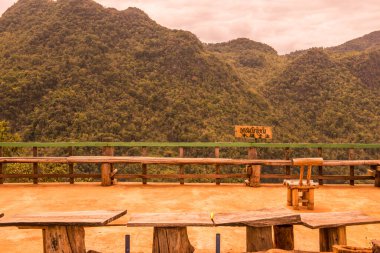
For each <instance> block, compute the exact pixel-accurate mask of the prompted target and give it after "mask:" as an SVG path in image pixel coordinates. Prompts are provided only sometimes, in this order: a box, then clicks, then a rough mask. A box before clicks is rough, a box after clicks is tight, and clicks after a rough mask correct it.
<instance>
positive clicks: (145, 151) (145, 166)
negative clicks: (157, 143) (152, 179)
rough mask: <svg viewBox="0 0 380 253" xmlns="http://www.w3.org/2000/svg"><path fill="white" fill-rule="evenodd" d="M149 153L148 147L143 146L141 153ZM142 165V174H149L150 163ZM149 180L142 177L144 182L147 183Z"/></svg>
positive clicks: (143, 154)
mask: <svg viewBox="0 0 380 253" xmlns="http://www.w3.org/2000/svg"><path fill="white" fill-rule="evenodd" d="M147 154H148V149H147V148H146V147H143V148H142V150H141V155H142V156H147ZM141 167H142V174H143V175H147V174H148V165H147V164H144V163H143V164H142V165H141ZM147 181H148V180H147V178H143V179H142V183H143V184H147Z"/></svg>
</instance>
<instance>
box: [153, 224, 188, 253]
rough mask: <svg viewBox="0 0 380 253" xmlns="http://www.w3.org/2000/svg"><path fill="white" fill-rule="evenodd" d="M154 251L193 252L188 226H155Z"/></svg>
mask: <svg viewBox="0 0 380 253" xmlns="http://www.w3.org/2000/svg"><path fill="white" fill-rule="evenodd" d="M152 252H153V253H176V252H181V253H182V252H183V253H192V252H194V247H193V246H192V245H191V244H190V241H189V238H188V236H187V229H186V227H155V228H154V232H153V250H152Z"/></svg>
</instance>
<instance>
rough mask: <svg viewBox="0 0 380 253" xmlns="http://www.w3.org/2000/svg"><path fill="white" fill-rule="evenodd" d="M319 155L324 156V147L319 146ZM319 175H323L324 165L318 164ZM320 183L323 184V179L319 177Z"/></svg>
mask: <svg viewBox="0 0 380 253" xmlns="http://www.w3.org/2000/svg"><path fill="white" fill-rule="evenodd" d="M318 157H323V151H322V148H318ZM318 176H323V166H322V165H320V166H318ZM318 184H319V185H323V179H318Z"/></svg>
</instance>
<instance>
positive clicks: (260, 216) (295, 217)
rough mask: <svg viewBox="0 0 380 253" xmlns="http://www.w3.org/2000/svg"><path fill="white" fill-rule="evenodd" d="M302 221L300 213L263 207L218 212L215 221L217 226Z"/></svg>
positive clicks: (262, 224)
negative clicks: (260, 208)
mask: <svg viewBox="0 0 380 253" xmlns="http://www.w3.org/2000/svg"><path fill="white" fill-rule="evenodd" d="M300 222H301V217H300V215H299V214H296V213H293V212H291V211H289V210H287V209H285V208H281V209H262V210H257V211H245V212H231V213H216V214H215V216H214V223H215V225H217V226H245V225H246V226H251V227H263V226H274V225H283V224H297V223H300Z"/></svg>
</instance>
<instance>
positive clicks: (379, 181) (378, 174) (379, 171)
mask: <svg viewBox="0 0 380 253" xmlns="http://www.w3.org/2000/svg"><path fill="white" fill-rule="evenodd" d="M375 187H380V166H377V168H376V171H375Z"/></svg>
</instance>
